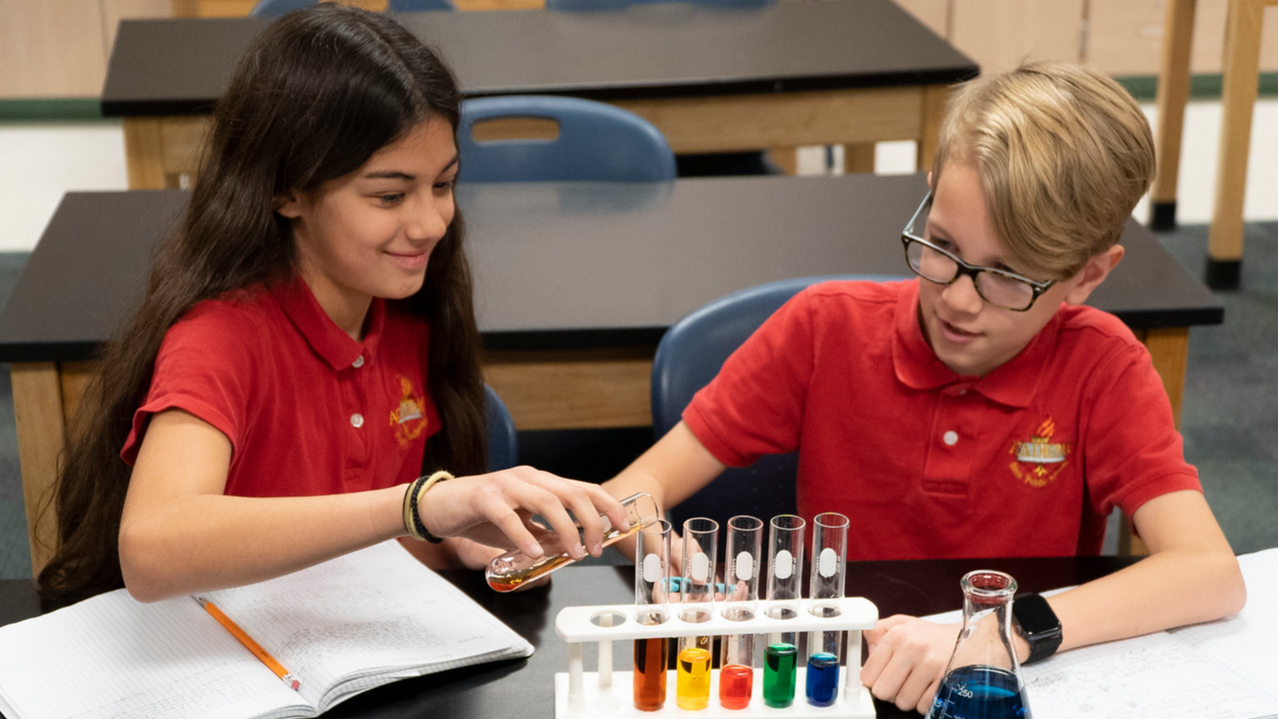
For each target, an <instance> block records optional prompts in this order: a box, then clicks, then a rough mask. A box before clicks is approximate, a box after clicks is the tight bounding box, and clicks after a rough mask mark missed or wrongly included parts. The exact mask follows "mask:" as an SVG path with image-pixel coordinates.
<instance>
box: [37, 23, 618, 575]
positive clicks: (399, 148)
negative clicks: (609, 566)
mask: <svg viewBox="0 0 1279 719" xmlns="http://www.w3.org/2000/svg"><path fill="white" fill-rule="evenodd" d="M457 123H458V90H457V86H456V82H455V80H454V78H453V76H452V74H451V73H450V72H449V70H448V69H447V68H446V67H445V66H444V65H443V64H442V63H441V62H440V60H439V58H437V57H436V56H435V55H434V54H433V53H432V52H431V51H430V50H429V49H427V48H426V47H424V46H423V45H422V44H421V43H420V42H419V41H418V40H417V39H416V38H415V37H414V36H413V35H412V34H410V33H409V32H407V31H406V30H404V29H403V28H402V27H400V26H399V25H398V24H397V23H396V22H395V21H394V20H391V19H390V18H388V17H386V16H384V15H380V14H377V13H370V12H365V11H361V10H357V9H352V8H349V7H343V6H333V5H319V6H315V7H312V8H309V9H307V10H303V11H300V12H296V13H293V14H290V15H287V16H285V17H284V18H282V19H281V20H279V21H278V22H276V23H274V24H273V25H271V26H270V27H268V28H267V29H266V30H265V31H264V32H263V33H262V34H261V35H260V36H259V37H258V38H257V39H256V40H255V41H254V43H253V44H252V46H251V47H250V48H249V49H248V51H247V52H246V54H245V56H244V58H243V59H242V60H241V62H240V64H239V67H238V68H237V70H236V72H235V74H234V76H233V78H232V81H231V85H230V88H229V89H228V90H227V92H226V94H225V96H224V97H223V99H222V100H221V101H220V103H219V104H218V107H217V109H216V110H215V113H214V117H213V128H212V130H211V135H210V138H209V140H208V145H207V147H206V151H205V158H204V162H203V163H202V167H201V170H200V173H199V176H198V178H197V182H196V185H195V189H194V192H193V193H192V197H191V203H190V206H189V207H188V209H187V212H186V215H185V217H184V219H183V221H182V224H181V226H180V228H179V229H178V231H177V233H176V234H175V235H174V236H173V237H172V238H171V239H170V240H169V241H168V242H166V243H165V244H164V245H163V246H162V247H160V248H159V250H158V253H157V255H156V257H155V259H154V262H153V265H152V268H151V273H150V278H149V281H148V286H147V290H146V294H145V296H144V298H143V300H142V304H141V306H140V308H139V309H138V311H137V313H136V315H135V316H134V317H133V318H132V320H131V322H129V323H128V324H127V326H126V327H125V328H124V329H123V332H122V333H121V334H120V336H119V337H118V339H117V340H116V341H114V342H112V343H111V344H110V345H109V347H108V348H107V350H106V352H105V355H104V357H103V361H102V371H101V375H100V381H99V382H98V384H97V385H96V387H95V388H94V390H92V392H91V395H90V397H89V398H88V399H89V404H87V405H86V410H87V411H86V412H85V421H84V422H83V423H82V424H81V429H82V431H81V432H80V433H79V434H78V435H77V436H75V437H73V438H72V444H71V446H70V451H69V453H68V456H67V460H66V463H65V466H64V468H63V470H62V473H61V475H60V477H59V484H58V492H57V495H56V496H57V499H56V502H57V511H58V522H59V540H60V546H59V548H58V551H57V554H56V555H55V556H54V558H53V560H52V561H51V562H50V563H49V564H48V566H46V567H45V568H44V570H43V571H42V572H41V573H40V576H39V583H40V586H41V589H42V591H44V592H45V593H46V594H48V595H52V596H58V597H62V598H78V597H84V596H88V595H92V594H96V593H99V592H103V591H106V590H110V589H114V588H117V587H119V586H121V585H124V586H127V587H128V589H129V591H130V592H131V593H132V594H133V595H134V596H135V597H137V598H138V599H140V600H142V601H152V600H157V599H161V598H164V597H169V596H174V595H179V594H189V593H192V592H198V591H203V590H208V589H214V588H219V587H228V586H236V585H241V584H247V583H251V582H255V581H260V580H263V579H267V578H270V577H274V576H278V575H281V574H285V573H288V572H291V571H295V570H297V569H300V568H302V567H306V566H309V565H312V564H315V563H318V562H321V561H324V560H326V559H329V558H332V557H334V556H337V555H340V554H343V553H346V552H350V551H353V550H356V549H359V548H362V547H365V546H369V545H372V544H375V543H378V542H381V541H384V540H386V539H390V538H392V537H403V536H404V535H406V534H408V535H411V536H413V537H414V538H418V539H428V540H431V541H430V542H406V546H408V547H409V548H410V551H413V552H414V553H415V554H416V555H417V556H418V557H419V558H420V559H421V560H422V561H424V562H426V563H427V564H428V565H432V566H450V565H456V564H462V565H464V566H469V567H479V566H483V564H484V563H486V562H487V561H488V560H489V559H490V558H491V557H492V556H494V555H496V554H497V553H498V551H500V550H497V549H493V548H491V546H518V547H519V548H520V549H522V550H523V551H524V552H525V553H528V554H530V555H532V556H538V555H540V554H541V548H540V547H539V545H538V543H537V542H536V541H535V540H534V539H533V536H532V534H531V533H530V532H529V526H530V525H529V517H530V516H531V515H534V514H540V515H542V516H543V517H544V518H545V519H546V520H547V521H548V522H549V523H550V524H551V526H552V528H553V529H554V530H555V531H557V532H558V533H559V535H560V537H561V539H562V540H563V541H564V542H565V546H568V547H571V548H572V551H574V553H575V554H576V555H577V556H578V557H581V556H584V555H585V552H586V549H585V548H584V547H582V546H581V542H582V541H584V542H585V544H586V547H589V551H590V552H591V553H592V554H599V552H600V543H601V540H602V536H603V530H602V526H601V524H602V523H601V521H600V519H599V515H600V514H601V513H606V514H607V515H608V516H609V517H610V519H611V520H612V521H613V522H614V524H617V523H618V522H623V523H624V522H625V515H624V513H623V510H622V509H621V507H620V505H619V504H618V503H617V502H616V501H615V500H613V499H612V498H611V497H610V496H609V495H607V494H606V493H605V492H603V491H602V490H600V489H599V488H598V487H596V486H594V485H590V484H586V483H580V482H573V481H569V480H564V479H560V478H558V477H554V476H552V475H549V474H545V473H541V472H536V471H534V470H532V469H529V468H527V467H523V468H517V469H514V470H509V471H504V472H497V473H492V474H481V473H482V472H483V470H484V468H485V455H486V448H485V433H484V409H483V383H482V380H481V376H480V369H479V361H478V350H477V348H478V331H477V329H476V326H475V318H474V313H473V310H472V304H471V282H470V275H469V269H468V267H467V262H466V257H465V255H464V253H463V249H462V237H463V225H462V218H461V217H460V215H458V213H457V212H456V209H455V207H454V202H453V183H454V178H455V177H456V175H457V170H458V158H457V149H456V128H457ZM122 449H123V451H122ZM121 457H123V460H124V461H123V462H122V461H121ZM130 465H131V466H130ZM445 468H447V469H449V470H451V471H452V472H455V473H456V474H458V475H459V476H458V478H456V479H453V478H452V476H451V475H449V474H448V473H446V472H441V471H439V470H443V469H445ZM420 475H432V476H431V479H430V480H427V478H426V477H423V478H422V479H420V480H417V481H413V480H414V478H417V477H419V476H420ZM442 480H449V481H442ZM566 508H567V509H572V511H573V513H574V514H576V516H577V517H579V518H580V519H581V520H582V523H583V528H584V530H585V532H584V535H583V540H579V538H578V534H577V530H576V528H575V527H574V526H573V524H572V520H571V519H570V517H569V515H568V512H567V511H566ZM618 526H620V525H618ZM442 537H448V540H447V541H444V542H443V543H439V542H440V538H442ZM481 543H483V544H481ZM485 545H491V546H485Z"/></svg>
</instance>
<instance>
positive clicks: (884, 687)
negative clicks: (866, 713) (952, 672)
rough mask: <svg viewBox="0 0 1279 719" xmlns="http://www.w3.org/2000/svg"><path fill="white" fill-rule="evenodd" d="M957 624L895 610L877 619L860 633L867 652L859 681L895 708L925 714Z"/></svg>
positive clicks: (935, 690) (952, 644) (930, 703)
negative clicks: (929, 619)
mask: <svg viewBox="0 0 1279 719" xmlns="http://www.w3.org/2000/svg"><path fill="white" fill-rule="evenodd" d="M960 626H961V625H959V624H934V623H933V622H929V621H925V620H923V619H918V618H916V617H908V616H906V615H904V614H896V615H893V616H891V617H888V618H886V619H881V620H879V623H878V624H876V625H875V628H874V629H870V630H867V631H866V632H865V633H864V634H863V636H864V637H865V638H866V644H867V647H868V649H869V654H868V656H867V657H866V665H865V666H863V667H862V684H864V685H866V686H867V687H868V688H869V689H870V692H871V694H874V695H875V696H876V697H877V698H879V699H882V700H884V701H888V702H892V703H893V704H895V705H896V706H897V708H898V709H901V710H903V711H910V710H911V709H914V710H915V711H917V712H919V713H920V714H927V713H928V710H929V709H930V708H931V707H932V703H933V696H934V695H936V694H937V687H938V686H939V685H940V684H941V680H942V673H943V672H945V671H946V663H947V662H949V661H950V655H951V653H952V652H953V651H954V650H955V639H956V638H957V637H958V636H959V630H960Z"/></svg>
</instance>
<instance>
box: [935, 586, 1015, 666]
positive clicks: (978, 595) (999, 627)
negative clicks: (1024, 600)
mask: <svg viewBox="0 0 1279 719" xmlns="http://www.w3.org/2000/svg"><path fill="white" fill-rule="evenodd" d="M960 586H961V587H962V589H963V592H964V623H963V627H962V628H961V629H960V631H959V639H958V640H957V641H956V643H955V651H954V653H953V654H952V655H951V659H950V664H949V666H948V667H947V670H946V671H947V673H949V672H950V671H953V670H954V669H957V668H960V667H965V666H990V667H997V668H1000V669H1006V670H1008V671H1011V672H1013V673H1016V674H1020V670H1021V667H1020V666H1019V665H1018V663H1017V653H1016V652H1015V651H1014V650H1013V645H1012V604H1013V595H1014V594H1016V592H1017V582H1016V580H1014V579H1013V578H1012V577H1011V576H1009V575H1007V574H1004V573H1002V572H992V571H979V572H970V573H969V574H968V575H965V577H964V579H963V581H962V582H961V583H960Z"/></svg>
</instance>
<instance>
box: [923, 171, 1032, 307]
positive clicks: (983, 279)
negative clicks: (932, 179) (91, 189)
mask: <svg viewBox="0 0 1279 719" xmlns="http://www.w3.org/2000/svg"><path fill="white" fill-rule="evenodd" d="M932 204H933V193H932V191H931V190H930V191H929V192H928V194H927V195H925V196H924V201H923V202H921V203H919V209H918V210H915V214H914V216H913V217H911V218H910V222H908V223H906V229H904V230H902V246H903V248H905V250H906V264H907V265H909V266H910V269H911V271H912V272H914V273H915V274H917V275H919V276H920V277H922V278H924V279H926V280H928V281H929V282H935V283H937V284H939V285H949V284H951V283H952V282H954V281H955V280H957V279H959V277H960V276H961V275H962V276H966V277H968V278H969V279H971V280H972V281H973V287H975V288H976V289H977V294H978V295H979V296H980V297H981V298H982V299H983V300H985V301H986V302H988V303H990V304H991V305H994V306H995V307H999V308H1001V309H1005V310H1012V311H1013V312H1025V311H1026V310H1028V309H1030V308H1031V306H1032V305H1034V304H1035V300H1037V299H1039V296H1040V295H1042V294H1043V293H1044V292H1047V291H1048V288H1049V287H1052V286H1053V285H1055V284H1057V280H1047V281H1044V282H1036V281H1035V280H1032V279H1030V278H1027V277H1022V276H1021V275H1019V274H1016V273H1015V272H1009V271H1008V270H1001V269H998V268H996V267H979V266H977V265H970V264H968V263H967V262H964V261H963V260H961V259H959V258H958V257H956V256H954V255H953V254H951V253H950V252H947V251H946V250H943V249H942V248H940V247H938V246H937V245H934V244H933V243H931V242H929V241H928V240H925V239H924V238H923V234H924V233H923V225H925V224H926V223H927V221H928V210H929V209H930V208H931V207H932Z"/></svg>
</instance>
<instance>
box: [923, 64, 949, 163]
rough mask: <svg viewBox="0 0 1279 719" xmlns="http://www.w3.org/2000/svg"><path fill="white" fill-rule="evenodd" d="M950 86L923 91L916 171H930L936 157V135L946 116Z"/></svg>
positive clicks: (937, 86) (930, 87) (934, 86)
mask: <svg viewBox="0 0 1279 719" xmlns="http://www.w3.org/2000/svg"><path fill="white" fill-rule="evenodd" d="M952 89H953V87H952V86H951V85H928V86H927V87H925V88H924V91H923V103H922V111H923V112H922V116H921V117H920V122H919V151H918V152H917V153H916V154H915V162H916V166H917V168H918V169H920V170H923V171H931V170H932V169H933V158H935V157H936V156H937V135H938V134H940V133H941V121H942V118H944V117H945V116H946V101H947V100H949V99H950V92H951V90H952Z"/></svg>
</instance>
